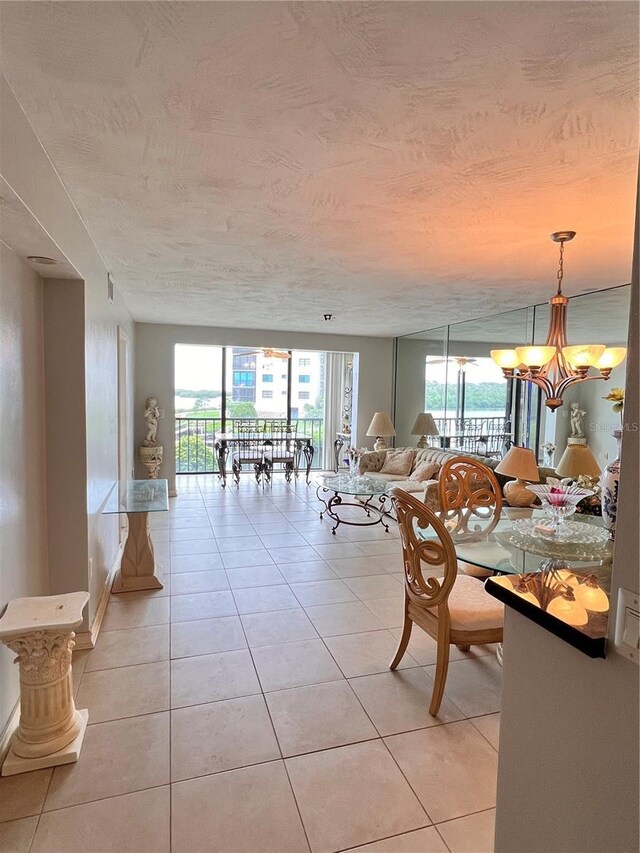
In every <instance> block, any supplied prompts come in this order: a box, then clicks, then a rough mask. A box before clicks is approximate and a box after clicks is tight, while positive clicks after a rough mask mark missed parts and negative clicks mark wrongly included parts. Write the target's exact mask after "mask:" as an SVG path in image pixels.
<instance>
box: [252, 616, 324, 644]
mask: <svg viewBox="0 0 640 853" xmlns="http://www.w3.org/2000/svg"><path fill="white" fill-rule="evenodd" d="M241 619H242V624H243V626H244V630H245V632H246V635H247V641H248V643H249V646H250V647H251V648H253V647H255V646H272V645H276V644H277V643H293V642H295V641H296V640H315V639H316V638H317V636H318V633H317V631H316V629H315V628H314V627H313V625H312V624H311V622H310V621H309V617H308V616H307V614H306V613H305V612H304V610H302V609H301V608H299V609H298V610H274V611H268V612H266V613H247V614H246V615H245V616H242V617H241Z"/></svg>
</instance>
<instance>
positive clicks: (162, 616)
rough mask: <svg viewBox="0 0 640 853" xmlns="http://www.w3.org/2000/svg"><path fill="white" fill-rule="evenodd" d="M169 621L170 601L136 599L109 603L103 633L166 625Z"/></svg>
mask: <svg viewBox="0 0 640 853" xmlns="http://www.w3.org/2000/svg"><path fill="white" fill-rule="evenodd" d="M168 621H169V599H168V598H167V597H163V598H136V599H134V600H133V601H119V600H118V601H114V600H113V598H112V600H111V601H110V602H109V606H108V607H107V612H106V613H105V616H104V620H103V622H102V630H103V631H116V630H118V629H120V628H143V627H144V626H146V625H165V624H166V623H167V622H168Z"/></svg>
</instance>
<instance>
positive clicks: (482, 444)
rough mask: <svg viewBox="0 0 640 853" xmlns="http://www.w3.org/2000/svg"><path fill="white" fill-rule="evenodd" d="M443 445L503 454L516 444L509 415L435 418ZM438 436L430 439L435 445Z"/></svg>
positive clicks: (478, 451)
mask: <svg viewBox="0 0 640 853" xmlns="http://www.w3.org/2000/svg"><path fill="white" fill-rule="evenodd" d="M434 420H435V422H436V426H437V427H438V432H439V433H440V436H439V440H440V444H441V445H442V446H443V447H451V448H452V449H455V450H466V451H467V452H468V453H479V454H480V455H481V456H502V455H503V453H505V452H506V451H507V450H508V449H509V447H510V446H511V444H512V443H513V434H512V432H511V420H510V419H509V418H434ZM436 441H437V439H436V438H435V437H434V439H432V440H431V443H432V444H435V443H436Z"/></svg>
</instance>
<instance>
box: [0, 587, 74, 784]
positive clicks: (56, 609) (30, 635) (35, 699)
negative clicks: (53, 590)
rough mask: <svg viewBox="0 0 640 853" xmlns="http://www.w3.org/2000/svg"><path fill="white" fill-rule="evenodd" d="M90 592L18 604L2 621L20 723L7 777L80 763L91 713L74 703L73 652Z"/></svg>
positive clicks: (0, 638) (5, 771)
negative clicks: (15, 673)
mask: <svg viewBox="0 0 640 853" xmlns="http://www.w3.org/2000/svg"><path fill="white" fill-rule="evenodd" d="M88 600H89V593H88V592H72V593H69V594H67V595H48V596H43V597H41V598H16V599H14V600H13V601H10V602H9V605H8V607H7V609H6V611H5V613H4V615H3V617H2V619H0V641H1V642H2V643H4V645H5V646H7V647H8V648H9V649H11V651H12V652H15V653H16V655H17V658H16V661H15V662H16V663H17V664H18V666H19V667H20V722H19V723H18V728H17V729H16V731H15V732H14V734H13V737H12V739H11V748H10V749H9V753H8V755H7V757H6V759H5V762H4V764H3V765H2V775H3V776H13V775H14V774H16V773H26V772H27V771H29V770H40V769H41V768H43V767H55V766H56V765H58V764H70V763H72V762H73V761H77V760H78V756H79V755H80V749H81V747H82V741H83V738H84V732H85V729H86V727H87V719H88V716H89V712H88V711H86V710H83V711H78V710H77V709H76V706H75V703H74V701H73V681H72V673H71V652H72V649H73V647H74V645H75V643H74V642H73V638H74V637H75V633H74V628H77V627H78V626H79V625H80V624H81V622H82V611H83V609H84V606H85V604H86V603H87V601H88Z"/></svg>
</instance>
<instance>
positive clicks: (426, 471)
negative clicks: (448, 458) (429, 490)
mask: <svg viewBox="0 0 640 853" xmlns="http://www.w3.org/2000/svg"><path fill="white" fill-rule="evenodd" d="M439 470H440V467H439V465H438V463H437V462H426V461H425V462H419V463H418V464H417V465H416V466H415V468H414V469H413V471H412V472H411V477H410V479H411V480H417V481H418V482H419V483H426V482H427V480H435V479H437V478H436V475H437V473H438V471H439Z"/></svg>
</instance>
